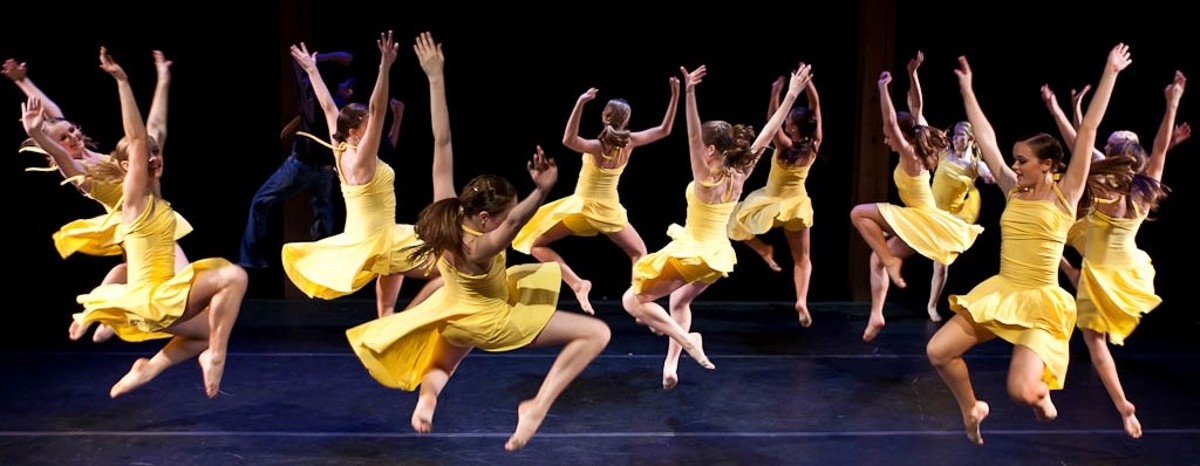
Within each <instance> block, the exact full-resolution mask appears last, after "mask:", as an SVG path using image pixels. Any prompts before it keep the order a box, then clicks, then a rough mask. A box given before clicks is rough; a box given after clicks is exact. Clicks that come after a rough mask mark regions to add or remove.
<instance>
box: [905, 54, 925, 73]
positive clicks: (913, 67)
mask: <svg viewBox="0 0 1200 466" xmlns="http://www.w3.org/2000/svg"><path fill="white" fill-rule="evenodd" d="M924 62H925V52H922V51H920V50H918V51H917V56H916V57H913V58H912V59H911V60H909V61H908V74H914V73H916V72H917V68H920V67H921V63H924Z"/></svg>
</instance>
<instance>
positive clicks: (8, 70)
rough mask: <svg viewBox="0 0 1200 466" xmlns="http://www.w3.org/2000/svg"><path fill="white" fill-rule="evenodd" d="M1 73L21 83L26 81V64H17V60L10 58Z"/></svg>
mask: <svg viewBox="0 0 1200 466" xmlns="http://www.w3.org/2000/svg"><path fill="white" fill-rule="evenodd" d="M0 73H4V75H5V76H8V79H11V80H13V81H21V80H24V79H25V73H26V68H25V63H17V61H16V60H13V59H11V58H9V59H8V60H5V61H4V67H3V68H0Z"/></svg>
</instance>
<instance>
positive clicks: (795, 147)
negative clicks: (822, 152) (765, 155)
mask: <svg viewBox="0 0 1200 466" xmlns="http://www.w3.org/2000/svg"><path fill="white" fill-rule="evenodd" d="M787 118H788V122H790V123H791V124H792V126H794V127H795V128H796V131H795V133H794V134H789V135H788V137H789V138H792V147H791V148H790V149H788V150H787V151H785V152H783V153H782V154H779V155H778V157H779V159H780V160H782V161H783V162H784V163H785V164H788V165H794V164H795V163H796V162H799V161H800V159H802V158H805V157H808V156H810V155H814V154H816V152H817V140H816V137H817V115H816V114H815V113H813V111H812V109H810V108H808V107H796V108H793V109H792V111H791V112H788V116H787Z"/></svg>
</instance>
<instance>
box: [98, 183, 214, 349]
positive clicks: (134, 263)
mask: <svg viewBox="0 0 1200 466" xmlns="http://www.w3.org/2000/svg"><path fill="white" fill-rule="evenodd" d="M118 218H119V217H118ZM176 218H177V217H176V215H175V211H174V210H173V209H171V204H169V203H168V202H167V201H164V200H162V199H156V198H154V197H153V196H151V197H150V202H149V203H148V205H147V207H146V210H145V211H143V212H142V215H140V216H138V218H137V219H136V220H134V221H133V222H132V223H130V224H129V225H125V226H124V228H123V229H124V231H125V235H124V243H123V244H124V247H125V258H126V264H127V265H128V267H129V269H128V274H129V278H128V280H127V282H126V283H117V284H109V285H100V286H98V287H96V288H95V289H93V290H92V292H91V293H88V294H83V295H79V297H78V298H76V300H77V301H78V302H79V304H82V305H83V309H84V310H83V312H81V313H78V314H75V321H76V322H79V323H81V324H85V325H91V324H92V323H93V322H101V323H104V324H107V325H109V326H111V327H112V328H113V330H116V332H117V336H119V337H121V339H122V340H125V341H144V340H150V339H155V338H169V337H170V336H171V335H168V334H166V333H162V330H163V329H165V328H167V327H170V326H171V325H172V324H174V323H175V321H176V320H177V319H179V317H180V316H182V315H183V312H184V310H186V309H187V299H188V292H189V291H191V288H192V283H193V282H194V281H195V279H196V275H197V273H198V272H200V271H203V270H213V269H219V268H221V267H227V266H232V265H233V264H231V263H230V262H229V261H227V260H225V259H221V258H213V259H201V260H198V261H195V262H192V263H191V264H188V265H187V267H184V268H183V270H181V271H179V273H176V272H175V240H174V238H173V237H172V236H173V235H174V232H175V231H176V229H177V226H176V225H175V219H176Z"/></svg>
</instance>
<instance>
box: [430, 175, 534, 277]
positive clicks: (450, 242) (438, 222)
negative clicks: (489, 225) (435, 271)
mask: <svg viewBox="0 0 1200 466" xmlns="http://www.w3.org/2000/svg"><path fill="white" fill-rule="evenodd" d="M516 197H517V188H516V187H514V186H513V184H512V183H510V182H509V181H508V180H507V179H505V178H503V177H500V176H496V175H480V176H477V177H475V178H474V179H472V180H471V181H469V182H467V185H466V186H464V187H463V189H462V193H461V194H459V195H458V197H451V198H446V199H442V200H440V201H437V202H434V203H433V204H429V205H428V206H425V208H424V209H422V210H421V214H420V216H419V217H418V218H417V224H416V225H415V226H414V230H416V232H417V238H420V239H421V241H422V244H421V245H420V246H416V247H414V248H412V251H411V252H410V253H409V256H408V257H409V260H411V261H413V262H420V261H424V260H425V259H426V258H429V257H433V258H437V257H440V256H441V255H442V253H443V252H446V251H452V252H454V253H455V254H458V255H459V256H462V255H465V254H464V251H463V236H462V235H463V230H462V224H463V220H464V219H465V218H467V217H469V216H473V215H477V214H479V213H480V212H488V213H499V212H502V211H503V210H504V209H506V208H508V206H509V204H511V203H512V202H513V199H516Z"/></svg>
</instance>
